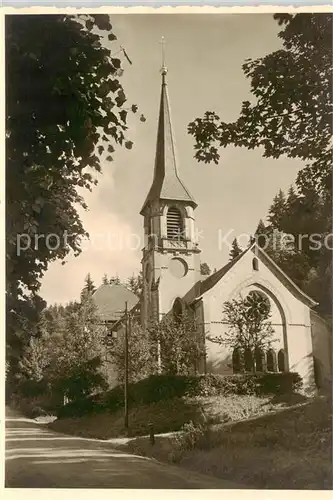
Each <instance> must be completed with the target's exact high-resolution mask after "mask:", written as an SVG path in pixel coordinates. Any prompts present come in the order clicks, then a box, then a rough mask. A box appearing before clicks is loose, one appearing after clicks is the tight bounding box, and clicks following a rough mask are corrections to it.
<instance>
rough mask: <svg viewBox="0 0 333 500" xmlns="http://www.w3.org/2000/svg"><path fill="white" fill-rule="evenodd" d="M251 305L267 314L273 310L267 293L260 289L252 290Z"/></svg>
mask: <svg viewBox="0 0 333 500" xmlns="http://www.w3.org/2000/svg"><path fill="white" fill-rule="evenodd" d="M247 298H248V301H249V305H250V306H251V307H253V308H254V309H255V310H256V311H257V312H258V314H263V315H265V314H267V313H268V312H269V311H270V310H271V304H270V301H269V298H268V297H267V295H265V294H264V293H263V292H261V291H259V290H251V292H249V294H248V296H247Z"/></svg>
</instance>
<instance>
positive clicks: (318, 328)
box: [311, 312, 332, 391]
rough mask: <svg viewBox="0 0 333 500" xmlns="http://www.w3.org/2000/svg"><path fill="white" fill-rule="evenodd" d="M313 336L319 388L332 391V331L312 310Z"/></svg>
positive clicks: (316, 376)
mask: <svg viewBox="0 0 333 500" xmlns="http://www.w3.org/2000/svg"><path fill="white" fill-rule="evenodd" d="M311 336H312V342H313V354H314V362H315V378H316V382H317V385H318V387H319V389H323V390H329V391H332V332H331V330H330V328H329V326H328V324H327V323H326V322H325V321H324V320H323V319H322V318H321V317H320V316H318V315H317V314H316V313H314V312H311Z"/></svg>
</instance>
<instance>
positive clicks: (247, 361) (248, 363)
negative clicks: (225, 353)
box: [244, 348, 254, 372]
mask: <svg viewBox="0 0 333 500" xmlns="http://www.w3.org/2000/svg"><path fill="white" fill-rule="evenodd" d="M244 368H245V371H246V372H253V368H254V366H253V355H252V351H251V349H249V348H247V349H245V351H244Z"/></svg>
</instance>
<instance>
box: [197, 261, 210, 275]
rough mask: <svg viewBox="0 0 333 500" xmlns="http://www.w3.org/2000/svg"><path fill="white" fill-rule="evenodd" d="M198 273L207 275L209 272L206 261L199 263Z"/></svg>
mask: <svg viewBox="0 0 333 500" xmlns="http://www.w3.org/2000/svg"><path fill="white" fill-rule="evenodd" d="M200 273H201V275H202V276H209V275H210V273H211V270H210V267H209V265H208V264H207V262H202V263H201V264H200Z"/></svg>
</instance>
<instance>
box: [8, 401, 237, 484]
mask: <svg viewBox="0 0 333 500" xmlns="http://www.w3.org/2000/svg"><path fill="white" fill-rule="evenodd" d="M5 487H6V488H150V489H151V488H163V489H166V488H167V489H170V488H177V489H191V488H192V489H202V488H204V489H212V488H213V489H234V488H237V486H236V485H233V484H232V483H228V482H227V481H222V480H219V479H215V478H213V477H210V476H206V475H201V474H196V473H192V472H188V471H185V470H184V469H181V468H178V467H176V466H172V465H167V464H162V463H159V462H157V461H155V460H152V459H149V458H145V457H140V456H136V455H132V454H129V453H124V452H122V451H120V450H118V449H116V448H114V446H112V445H111V444H110V443H108V442H107V441H101V440H97V439H84V438H78V437H72V436H67V435H62V434H59V433H56V432H54V431H51V430H50V429H48V428H47V427H45V425H43V424H38V423H36V422H35V421H33V420H29V419H26V418H24V417H22V416H21V415H19V414H18V413H17V412H15V411H13V410H10V409H6V469H5Z"/></svg>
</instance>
